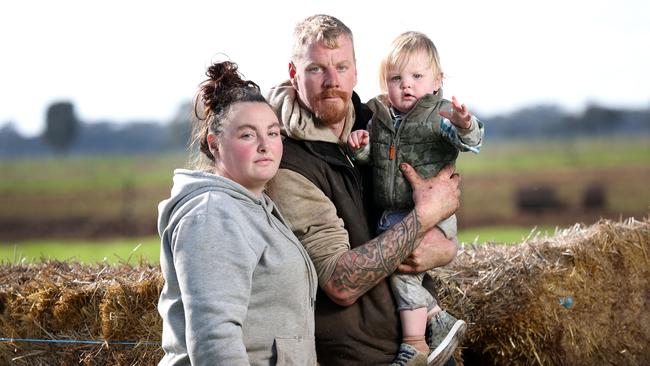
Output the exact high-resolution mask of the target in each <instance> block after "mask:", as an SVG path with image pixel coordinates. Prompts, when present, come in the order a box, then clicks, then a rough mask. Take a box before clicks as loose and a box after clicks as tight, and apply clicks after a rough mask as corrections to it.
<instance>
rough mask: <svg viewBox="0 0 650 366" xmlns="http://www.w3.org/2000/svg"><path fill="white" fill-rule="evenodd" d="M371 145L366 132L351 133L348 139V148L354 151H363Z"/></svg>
mask: <svg viewBox="0 0 650 366" xmlns="http://www.w3.org/2000/svg"><path fill="white" fill-rule="evenodd" d="M369 143H370V136H369V134H368V131H366V130H356V131H352V132H350V136H349V137H348V147H349V148H350V149H351V150H352V151H356V150H359V149H361V148H362V147H364V146H366V145H368V144H369Z"/></svg>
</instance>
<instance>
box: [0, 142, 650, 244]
mask: <svg viewBox="0 0 650 366" xmlns="http://www.w3.org/2000/svg"><path fill="white" fill-rule="evenodd" d="M186 161H187V156H186V155H185V154H175V155H150V156H110V157H70V158H63V159H41V160H10V161H0V171H1V172H2V175H1V176H0V242H4V241H5V240H19V241H24V240H27V239H39V240H41V239H53V238H61V239H67V240H70V239H81V240H87V239H88V238H92V239H111V238H112V237H138V238H139V237H147V236H151V235H155V232H156V231H155V227H156V224H155V222H156V216H157V204H158V202H160V201H161V200H162V199H164V198H166V197H167V196H168V195H169V190H170V187H171V177H172V171H173V169H174V168H178V167H184V166H185V165H186V164H185V163H186ZM457 166H458V169H459V171H460V172H461V174H462V178H463V181H462V202H461V208H460V210H459V212H458V218H459V227H460V228H461V229H462V230H467V229H473V228H478V227H492V226H497V227H508V226H510V227H523V228H532V227H535V226H550V227H553V226H557V225H559V226H569V225H571V224H573V223H576V222H580V223H585V224H591V223H593V222H595V221H597V220H598V219H599V218H601V217H602V218H614V219H616V218H618V217H628V216H634V217H640V216H644V215H647V214H648V213H649V212H650V209H649V207H650V185H649V184H648V183H647V182H649V181H650V144H649V143H648V138H647V137H646V138H636V139H625V140H622V139H619V140H616V139H609V140H603V139H598V140H594V139H591V140H566V141H561V142H548V141H542V142H521V141H519V142H508V143H505V142H502V141H497V142H491V141H490V140H489V135H488V139H487V141H486V143H485V145H484V146H483V148H482V151H481V154H480V155H478V156H476V155H473V154H461V157H460V158H459V160H458V163H457ZM594 184H597V185H600V186H602V187H603V189H604V191H605V192H606V195H607V204H606V207H603V208H602V209H600V210H593V211H586V210H585V209H584V208H583V207H582V202H581V200H582V198H583V195H584V192H585V190H586V189H587V188H588V187H589V186H591V185H594ZM544 186H548V187H552V189H553V190H554V191H555V193H556V194H557V197H558V199H559V200H560V201H561V202H562V203H563V204H564V206H563V208H562V210H558V211H554V212H545V213H542V214H539V215H533V214H528V213H522V212H520V211H518V208H517V205H516V197H515V195H516V192H517V191H518V190H519V189H521V188H526V187H528V188H529V187H544ZM527 230H528V229H527ZM109 254H110V253H109Z"/></svg>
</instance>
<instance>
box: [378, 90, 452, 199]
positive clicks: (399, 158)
mask: <svg viewBox="0 0 650 366" xmlns="http://www.w3.org/2000/svg"><path fill="white" fill-rule="evenodd" d="M450 106H451V102H449V101H448V100H445V99H442V90H441V91H440V92H439V93H437V94H436V95H433V94H427V95H425V96H423V97H422V98H420V99H419V100H418V101H417V103H416V104H415V105H414V106H413V108H412V109H411V110H410V111H409V112H408V113H407V114H406V115H405V116H404V118H403V119H402V123H401V124H400V126H399V128H398V129H397V130H395V127H394V123H393V119H392V117H391V115H390V112H389V110H388V107H387V106H386V105H385V104H383V103H382V102H380V101H379V99H377V98H373V99H371V100H370V101H369V102H368V107H370V109H371V110H372V111H373V117H372V120H371V124H370V160H371V161H372V163H373V164H374V169H373V185H374V195H375V201H376V204H377V205H378V206H379V207H381V208H382V209H384V210H397V209H410V208H413V206H414V204H413V197H412V195H413V191H412V189H411V185H410V184H409V182H408V181H407V180H406V178H405V177H404V175H403V174H402V172H401V171H400V170H399V164H401V163H409V164H411V166H413V168H415V171H416V172H417V173H418V174H419V175H420V176H421V177H423V178H430V177H432V176H434V175H436V174H438V172H439V171H440V169H442V167H444V166H445V165H447V164H449V163H451V162H453V161H455V160H456V157H458V150H457V149H456V147H454V146H453V145H452V144H451V143H449V142H448V141H447V140H446V139H445V138H443V136H442V131H441V127H440V125H441V118H442V117H441V116H440V114H439V113H438V112H439V111H440V110H449V108H450Z"/></svg>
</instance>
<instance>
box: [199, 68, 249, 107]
mask: <svg viewBox="0 0 650 366" xmlns="http://www.w3.org/2000/svg"><path fill="white" fill-rule="evenodd" d="M206 75H207V76H208V79H207V80H206V81H204V82H203V84H202V85H201V88H202V90H203V93H202V94H203V97H202V99H203V104H204V108H205V110H206V111H212V112H213V113H219V111H220V110H221V109H223V107H225V106H228V105H229V104H231V103H232V101H233V100H232V97H234V95H233V92H234V91H236V90H239V89H247V88H251V89H255V90H256V91H258V92H259V87H258V86H257V84H255V83H254V82H252V81H250V80H244V79H243V78H242V75H241V74H240V73H239V71H237V64H236V63H234V62H231V61H223V62H218V63H214V64H212V66H210V67H209V68H208V70H207V72H206Z"/></svg>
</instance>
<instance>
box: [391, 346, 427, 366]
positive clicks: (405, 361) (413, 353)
mask: <svg viewBox="0 0 650 366" xmlns="http://www.w3.org/2000/svg"><path fill="white" fill-rule="evenodd" d="M426 364H427V355H426V354H425V353H422V352H420V351H418V350H417V349H415V347H413V346H411V345H410V344H406V343H402V344H400V345H399V351H398V352H397V356H395V359H394V360H393V362H392V363H391V364H390V366H426Z"/></svg>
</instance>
